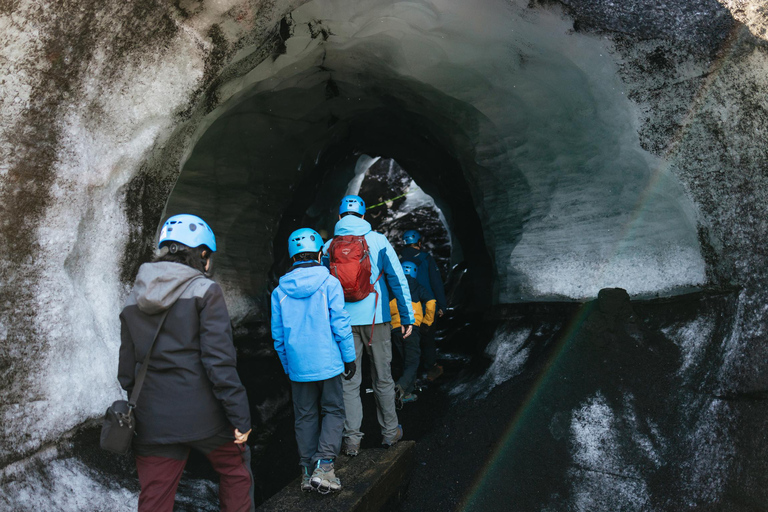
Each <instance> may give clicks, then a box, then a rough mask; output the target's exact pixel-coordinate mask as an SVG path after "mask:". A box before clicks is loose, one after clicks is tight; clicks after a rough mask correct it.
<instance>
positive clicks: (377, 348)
mask: <svg viewBox="0 0 768 512" xmlns="http://www.w3.org/2000/svg"><path fill="white" fill-rule="evenodd" d="M391 331H392V329H391V327H390V324H389V322H385V323H382V324H376V326H375V328H374V331H373V339H372V340H370V341H371V345H370V346H368V341H369V339H370V337H371V326H370V325H353V326H352V335H353V336H354V338H355V354H356V356H357V357H356V359H355V364H357V369H358V371H357V373H355V376H354V377H352V378H351V379H350V380H344V381H342V384H343V385H344V408H345V409H346V411H347V420H346V421H345V422H344V437H348V438H350V439H351V440H352V441H354V442H355V443H359V442H360V440H361V439H362V438H363V433H362V432H361V431H360V426H361V425H362V423H363V403H362V401H361V400H360V383H361V382H362V380H363V376H362V372H361V369H362V362H363V351H365V352H366V353H367V354H368V358H369V360H370V363H371V381H372V382H373V393H374V396H375V398H376V416H377V417H378V419H379V425H381V435H382V436H383V437H384V438H385V439H392V438H394V437H395V435H397V412H396V410H395V381H394V380H393V379H392V368H391V367H390V363H391V362H392V341H391Z"/></svg>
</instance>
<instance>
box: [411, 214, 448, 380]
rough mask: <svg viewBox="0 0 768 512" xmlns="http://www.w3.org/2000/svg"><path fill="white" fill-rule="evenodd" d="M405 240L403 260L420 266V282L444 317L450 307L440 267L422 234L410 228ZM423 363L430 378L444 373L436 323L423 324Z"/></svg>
mask: <svg viewBox="0 0 768 512" xmlns="http://www.w3.org/2000/svg"><path fill="white" fill-rule="evenodd" d="M403 242H404V243H405V244H406V246H405V247H404V248H403V250H402V251H401V252H400V260H401V261H412V262H413V263H415V264H416V265H417V266H418V270H417V272H418V277H417V278H416V279H417V280H418V281H419V284H420V285H422V286H423V287H424V288H426V289H427V290H428V291H430V292H431V293H432V295H433V296H434V297H435V300H436V301H437V304H436V307H437V318H440V317H442V316H443V315H444V314H445V311H446V310H447V308H448V305H447V303H446V300H445V289H444V288H443V278H442V277H441V276H440V269H438V268H437V263H436V262H435V259H434V258H433V257H432V255H431V254H429V253H428V252H427V251H425V250H424V248H423V246H422V238H421V234H420V233H419V232H418V231H416V230H414V229H409V230H408V231H406V232H405V233H403ZM419 330H420V334H421V364H422V366H423V368H424V371H426V372H427V378H428V379H429V380H435V379H436V378H438V377H439V376H440V375H442V374H443V367H442V366H440V365H439V364H437V346H436V345H435V331H434V324H432V325H425V324H424V323H422V324H421V328H420V329H419Z"/></svg>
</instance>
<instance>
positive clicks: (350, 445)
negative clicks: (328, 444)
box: [341, 437, 360, 457]
mask: <svg viewBox="0 0 768 512" xmlns="http://www.w3.org/2000/svg"><path fill="white" fill-rule="evenodd" d="M341 452H342V453H343V454H344V455H346V456H347V457H357V454H358V453H360V442H359V441H358V442H355V441H353V440H352V439H350V438H348V437H345V438H344V442H343V443H342V447H341Z"/></svg>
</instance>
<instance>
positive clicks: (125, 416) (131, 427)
mask: <svg viewBox="0 0 768 512" xmlns="http://www.w3.org/2000/svg"><path fill="white" fill-rule="evenodd" d="M168 311H170V308H168V309H166V310H165V312H164V313H163V316H162V318H160V325H158V326H157V331H155V337H154V339H153V340H152V343H151V344H150V345H149V350H147V355H146V356H145V357H144V362H143V363H142V364H141V370H139V374H138V375H137V376H136V382H135V384H134V386H133V391H132V392H131V398H130V400H129V401H127V402H126V401H125V400H117V401H115V402H114V403H113V404H112V405H110V406H109V407H108V408H107V412H106V414H104V423H102V425H101V441H100V445H101V448H102V449H103V450H107V451H110V452H115V453H119V454H120V455H125V454H126V453H128V450H130V448H131V443H132V442H133V436H134V435H136V418H135V417H134V415H133V409H134V408H135V407H136V400H138V399H139V392H141V386H143V385H144V377H146V376H147V367H148V366H149V356H150V354H152V348H153V347H154V346H155V341H157V335H158V334H160V328H162V327H163V322H164V321H165V317H166V316H168Z"/></svg>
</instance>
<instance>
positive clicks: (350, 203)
mask: <svg viewBox="0 0 768 512" xmlns="http://www.w3.org/2000/svg"><path fill="white" fill-rule="evenodd" d="M347 212H352V213H358V214H360V215H365V201H363V198H362V197H360V196H344V197H343V198H342V199H341V204H340V205H339V215H341V214H342V213H347Z"/></svg>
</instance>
